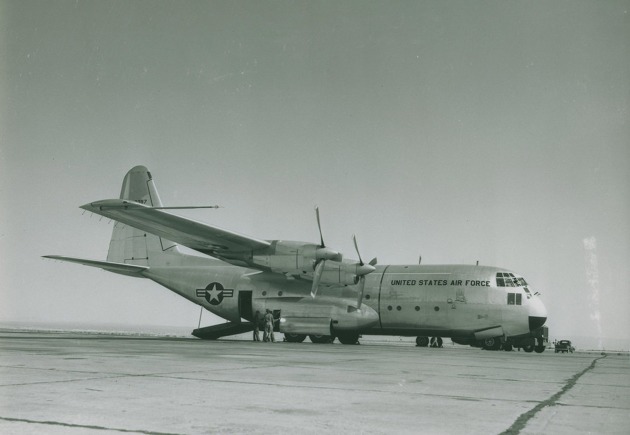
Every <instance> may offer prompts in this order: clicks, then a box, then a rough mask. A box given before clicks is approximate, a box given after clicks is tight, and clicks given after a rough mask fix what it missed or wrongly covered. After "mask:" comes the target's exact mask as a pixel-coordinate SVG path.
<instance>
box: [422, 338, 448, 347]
mask: <svg viewBox="0 0 630 435" xmlns="http://www.w3.org/2000/svg"><path fill="white" fill-rule="evenodd" d="M442 344H443V341H442V337H431V338H429V337H417V338H416V346H417V347H442Z"/></svg>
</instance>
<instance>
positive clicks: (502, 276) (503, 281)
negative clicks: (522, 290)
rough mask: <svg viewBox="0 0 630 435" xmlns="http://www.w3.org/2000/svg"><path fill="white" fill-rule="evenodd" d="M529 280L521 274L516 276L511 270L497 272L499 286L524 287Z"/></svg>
mask: <svg viewBox="0 0 630 435" xmlns="http://www.w3.org/2000/svg"><path fill="white" fill-rule="evenodd" d="M526 285H527V282H526V281H525V280H524V279H523V278H521V277H520V276H514V274H513V273H510V272H498V273H497V287H524V286H526Z"/></svg>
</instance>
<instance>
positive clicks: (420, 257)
mask: <svg viewBox="0 0 630 435" xmlns="http://www.w3.org/2000/svg"><path fill="white" fill-rule="evenodd" d="M420 263H422V255H421V256H419V257H418V264H420Z"/></svg>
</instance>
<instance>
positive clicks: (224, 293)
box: [197, 282, 234, 305]
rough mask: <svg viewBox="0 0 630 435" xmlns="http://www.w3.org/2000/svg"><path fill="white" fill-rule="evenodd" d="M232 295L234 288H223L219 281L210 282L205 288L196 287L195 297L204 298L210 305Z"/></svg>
mask: <svg viewBox="0 0 630 435" xmlns="http://www.w3.org/2000/svg"><path fill="white" fill-rule="evenodd" d="M233 296H234V289H231V288H223V286H222V285H221V283H219V282H212V283H210V284H208V285H207V286H206V288H198V289H197V297H198V298H205V299H206V301H208V303H209V304H210V305H219V304H220V303H221V302H222V301H223V298H231V297H233Z"/></svg>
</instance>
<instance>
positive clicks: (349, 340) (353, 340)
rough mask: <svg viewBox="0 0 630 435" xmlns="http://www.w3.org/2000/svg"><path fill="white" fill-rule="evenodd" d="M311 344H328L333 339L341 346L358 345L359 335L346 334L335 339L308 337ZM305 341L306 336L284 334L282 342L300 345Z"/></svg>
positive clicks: (326, 336)
mask: <svg viewBox="0 0 630 435" xmlns="http://www.w3.org/2000/svg"><path fill="white" fill-rule="evenodd" d="M308 338H310V340H311V342H312V343H317V344H329V343H332V342H333V341H335V338H338V339H339V342H340V343H341V344H359V334H354V333H348V334H339V335H337V336H336V337H335V336H333V335H315V334H311V335H309V336H308ZM305 339H306V334H289V333H286V332H285V334H284V341H286V342H288V343H302V342H303V341H304V340H305Z"/></svg>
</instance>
